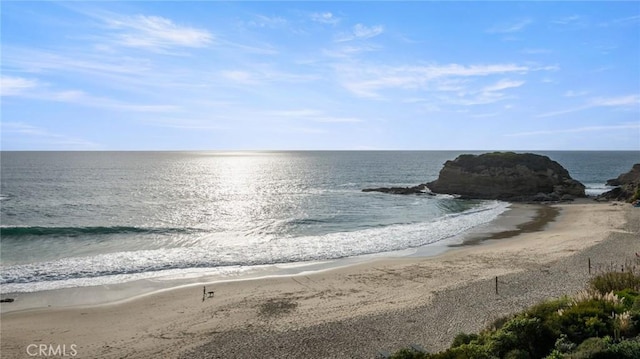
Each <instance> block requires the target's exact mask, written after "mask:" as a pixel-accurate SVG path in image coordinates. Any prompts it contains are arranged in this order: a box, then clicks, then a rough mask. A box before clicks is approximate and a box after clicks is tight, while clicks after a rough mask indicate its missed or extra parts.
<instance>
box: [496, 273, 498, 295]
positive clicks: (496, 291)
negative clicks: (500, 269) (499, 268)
mask: <svg viewBox="0 0 640 359" xmlns="http://www.w3.org/2000/svg"><path fill="white" fill-rule="evenodd" d="M496 294H498V276H496Z"/></svg>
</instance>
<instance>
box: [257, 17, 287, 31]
mask: <svg viewBox="0 0 640 359" xmlns="http://www.w3.org/2000/svg"><path fill="white" fill-rule="evenodd" d="M287 24H288V21H287V19H285V18H283V17H280V16H266V15H255V16H254V19H253V20H251V21H249V23H248V25H249V26H252V27H259V28H271V29H276V28H281V27H284V26H287Z"/></svg>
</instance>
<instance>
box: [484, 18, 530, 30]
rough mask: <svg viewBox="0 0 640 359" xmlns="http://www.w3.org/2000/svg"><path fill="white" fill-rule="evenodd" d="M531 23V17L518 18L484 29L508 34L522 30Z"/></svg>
mask: <svg viewBox="0 0 640 359" xmlns="http://www.w3.org/2000/svg"><path fill="white" fill-rule="evenodd" d="M532 23H533V20H532V19H519V20H515V21H512V22H508V23H502V24H497V25H494V26H492V27H490V28H488V29H487V30H486V32H488V33H490V34H508V33H514V32H519V31H522V30H524V28H525V27H527V26H529V25H531V24H532Z"/></svg>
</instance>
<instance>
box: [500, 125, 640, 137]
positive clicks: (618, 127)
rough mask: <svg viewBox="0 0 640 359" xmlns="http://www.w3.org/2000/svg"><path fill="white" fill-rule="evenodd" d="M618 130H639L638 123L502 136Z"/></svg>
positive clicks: (515, 135) (515, 134) (516, 135)
mask: <svg viewBox="0 0 640 359" xmlns="http://www.w3.org/2000/svg"><path fill="white" fill-rule="evenodd" d="M619 130H640V123H627V124H620V125H608V126H585V127H575V128H565V129H557V130H542V131H529V132H517V133H509V134H505V135H504V136H507V137H525V136H539V135H557V134H563V133H582V132H605V131H619Z"/></svg>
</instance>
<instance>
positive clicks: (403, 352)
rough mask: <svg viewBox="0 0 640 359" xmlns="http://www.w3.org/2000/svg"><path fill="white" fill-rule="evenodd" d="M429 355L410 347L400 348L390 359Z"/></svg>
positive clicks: (423, 358)
mask: <svg viewBox="0 0 640 359" xmlns="http://www.w3.org/2000/svg"><path fill="white" fill-rule="evenodd" d="M429 357H430V356H429V355H428V354H426V353H421V352H418V351H415V350H412V349H400V350H399V351H397V352H395V353H394V354H393V355H392V356H391V359H426V358H429Z"/></svg>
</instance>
